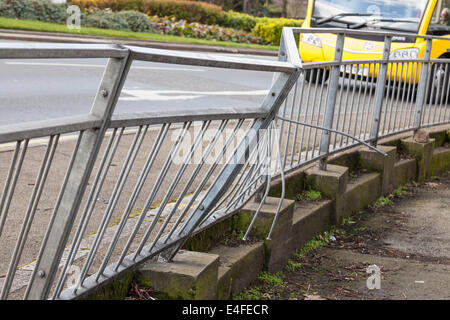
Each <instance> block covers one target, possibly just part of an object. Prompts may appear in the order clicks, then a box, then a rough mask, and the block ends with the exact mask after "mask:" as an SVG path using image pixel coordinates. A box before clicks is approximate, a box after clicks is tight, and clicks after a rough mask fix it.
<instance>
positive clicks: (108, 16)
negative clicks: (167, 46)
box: [81, 10, 156, 32]
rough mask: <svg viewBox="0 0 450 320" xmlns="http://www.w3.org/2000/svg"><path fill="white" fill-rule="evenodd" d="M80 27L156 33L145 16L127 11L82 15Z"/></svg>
mask: <svg viewBox="0 0 450 320" xmlns="http://www.w3.org/2000/svg"><path fill="white" fill-rule="evenodd" d="M81 25H82V26H84V27H94V28H102V29H114V30H123V31H134V32H156V30H155V29H154V28H153V25H152V24H151V22H150V19H149V17H148V16H147V15H146V14H144V13H141V12H137V11H129V10H128V11H120V12H117V13H112V12H105V11H98V12H96V13H94V14H90V15H83V16H82V18H81Z"/></svg>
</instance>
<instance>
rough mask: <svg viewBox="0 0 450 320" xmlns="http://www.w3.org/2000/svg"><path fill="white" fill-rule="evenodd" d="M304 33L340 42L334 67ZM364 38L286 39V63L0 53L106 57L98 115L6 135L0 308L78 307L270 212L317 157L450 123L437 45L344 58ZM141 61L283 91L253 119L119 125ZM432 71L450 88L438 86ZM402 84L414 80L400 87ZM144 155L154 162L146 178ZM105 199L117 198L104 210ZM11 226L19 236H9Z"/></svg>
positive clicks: (99, 49) (240, 115)
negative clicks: (34, 148)
mask: <svg viewBox="0 0 450 320" xmlns="http://www.w3.org/2000/svg"><path fill="white" fill-rule="evenodd" d="M300 32H308V33H311V32H314V33H319V32H321V33H325V32H326V33H335V34H337V35H338V36H337V42H336V56H335V60H334V61H325V62H320V63H308V64H302V62H301V60H300V56H299V53H298V44H297V42H296V40H295V34H298V33H300ZM369 33H370V32H369ZM356 34H367V32H363V31H351V30H335V29H334V30H326V29H314V30H312V29H299V28H285V29H284V30H283V37H282V41H281V46H280V51H279V56H278V58H279V59H278V60H279V61H268V60H253V59H242V58H231V57H224V56H219V55H207V54H197V53H195V54H194V53H192V54H187V53H179V52H171V51H164V50H153V49H143V48H138V47H119V46H108V45H85V46H81V45H56V44H55V45H47V44H45V45H44V44H39V45H32V46H31V45H29V44H27V45H24V44H11V43H8V44H2V45H0V58H1V59H18V58H20V59H24V58H30V59H32V58H109V62H108V64H107V66H106V69H105V72H104V75H103V79H102V81H101V84H100V87H99V88H98V91H97V95H96V97H95V100H94V103H93V106H92V110H91V112H90V114H88V115H85V116H78V117H70V118H64V119H55V120H47V121H42V122H35V123H26V124H17V125H10V126H4V127H0V144H2V145H5V144H8V143H12V144H14V148H13V150H12V151H11V152H10V153H8V154H9V155H10V164H9V167H8V168H5V170H4V173H5V175H4V177H3V178H2V179H3V181H4V189H3V192H2V194H1V198H0V240H1V241H2V247H3V249H2V250H3V251H4V252H3V253H2V256H6V257H7V258H8V261H9V262H8V265H7V268H6V269H7V270H5V271H6V273H4V275H3V276H1V275H0V288H1V298H2V299H7V298H18V297H19V296H20V297H22V296H23V297H24V298H26V299H48V298H50V299H74V298H77V297H79V296H81V295H83V294H86V293H88V292H90V291H91V290H93V289H95V288H97V287H98V286H100V285H102V284H104V283H106V282H107V281H108V280H109V279H111V278H112V277H114V276H116V275H118V274H120V273H122V272H125V271H127V270H130V269H131V268H134V267H135V266H136V265H138V264H139V263H142V262H144V261H146V260H148V259H151V258H156V257H160V258H162V259H167V260H171V259H172V258H173V257H174V255H175V254H176V253H177V251H178V250H179V249H180V248H181V247H182V246H183V244H184V243H185V241H186V240H187V239H188V238H189V237H191V236H192V235H193V234H195V233H197V232H199V231H201V230H204V229H205V228H208V227H210V226H211V225H213V224H215V223H217V222H219V221H221V220H223V219H225V218H227V217H229V216H230V215H232V214H233V213H235V212H237V211H238V210H239V209H240V208H241V207H242V206H243V205H244V204H245V203H246V202H248V201H249V199H251V198H252V197H253V196H254V195H255V193H256V192H257V191H262V192H263V195H262V199H261V200H262V202H263V201H264V199H265V197H266V196H267V194H268V187H267V186H269V185H270V182H271V179H273V178H274V177H276V176H281V177H282V178H283V176H284V173H286V172H288V171H292V170H295V169H298V168H300V167H302V166H304V165H306V164H309V163H311V162H313V161H319V160H320V165H321V167H322V168H323V169H326V159H327V157H328V156H329V155H330V154H331V153H334V152H338V151H340V150H343V149H345V148H349V147H352V146H356V145H359V144H368V145H369V146H370V147H372V148H374V147H376V143H377V140H378V139H379V138H380V137H385V136H389V135H392V134H396V133H401V132H405V131H408V130H416V129H418V128H420V127H424V126H432V125H437V124H447V123H449V122H450V112H449V111H450V107H449V101H448V99H449V91H450V88H449V86H448V80H445V79H448V76H449V72H450V70H448V69H449V62H450V59H439V60H431V59H430V52H431V46H432V42H433V39H437V38H436V37H421V38H423V39H425V40H424V41H426V42H427V54H426V56H425V57H423V58H421V59H415V60H406V59H405V60H392V59H390V58H389V57H390V44H391V40H392V37H393V36H395V35H394V34H392V33H389V34H382V33H381V35H384V36H385V51H384V53H383V57H381V58H380V59H377V60H358V61H343V60H342V52H343V50H344V41H345V37H351V36H352V35H356ZM376 34H377V35H380V33H376ZM407 36H408V37H414V36H411V35H410V34H408V35H407ZM449 42H450V41H449ZM133 61H151V62H161V63H170V64H179V65H189V66H203V67H215V68H226V69H238V70H255V71H263V72H272V73H274V80H273V84H272V87H271V88H270V90H269V93H268V94H267V96H266V97H265V99H264V101H263V103H262V104H261V106H260V107H257V108H240V106H233V108H228V109H214V110H209V111H208V112H205V111H202V110H177V111H170V112H169V111H164V110H154V111H152V112H148V113H141V114H132V115H124V114H120V115H117V116H116V115H113V111H114V108H115V105H116V103H117V100H118V98H119V96H120V93H121V90H122V87H123V85H124V82H125V80H126V79H127V75H128V71H129V70H130V67H131V65H132V63H133ZM373 70H377V74H378V77H375V75H374V72H373ZM406 70H409V71H406ZM411 70H414V71H413V72H411ZM434 70H440V72H441V74H442V75H443V78H442V79H444V85H442V83H438V85H437V86H434V85H428V83H431V82H430V81H433V80H432V79H431V78H432V77H430V76H429V74H432V75H435V74H436V71H434ZM328 71H329V79H328V80H327V79H326V77H327V75H328ZM403 73H405V74H410V77H411V79H414V80H411V79H410V80H409V81H401V77H399V76H398V74H403ZM424 79H425V80H424ZM326 80H327V81H326ZM429 90H432V92H431V93H430V94H428V91H429ZM428 97H432V98H428ZM433 97H435V98H433ZM436 97H437V98H436ZM273 129H276V130H273ZM68 133H69V134H75V135H76V136H77V139H76V140H74V141H73V143H72V145H71V146H72V147H73V154H72V157H71V159H70V160H69V161H66V162H67V163H66V168H67V173H66V176H65V178H64V179H63V180H61V181H54V180H52V177H53V176H54V172H53V171H52V168H53V166H54V163H55V161H62V160H55V151H56V150H57V148H59V147H60V145H61V143H60V140H61V136H62V135H65V134H68ZM169 133H171V136H172V140H171V138H170V134H169ZM225 133H227V134H225ZM207 135H209V138H208V139H205V136H207ZM42 137H48V138H47V139H48V140H46V142H45V143H44V145H45V147H46V149H45V151H43V156H42V158H41V165H40V167H39V168H35V170H31V169H28V166H27V163H26V155H27V152H28V153H29V152H30V151H29V147H28V146H29V144H30V143H32V142H33V141H34V140H35V139H38V138H42ZM224 137H225V138H224ZM41 143H42V142H41ZM186 145H187V146H188V147H187V148H185V147H186ZM125 148H126V150H127V153H126V154H123V153H122V154H121V152H120V150H123V149H125ZM183 148H184V150H185V152H184V153H183V154H182V156H180V149H183ZM139 157H141V159H142V163H143V164H144V165H143V166H142V167H140V168H136V166H135V163H136V159H138V158H139ZM194 158H195V161H193V159H194ZM116 163H120V166H117V164H116ZM113 164H115V165H113ZM114 167H117V168H114ZM24 171H25V172H24ZM1 174H3V172H2V173H1ZM23 176H26V177H28V178H29V177H34V179H35V183H34V184H32V186H33V188H32V191H31V192H30V194H29V195H28V194H27V195H25V194H19V195H18V194H17V193H18V192H20V191H17V190H21V189H20V188H21V187H20V185H21V183H24V181H22V180H23V179H22V177H23ZM264 186H266V188H265V189H263V187H264ZM57 190H59V195H57V196H56V194H57ZM52 191H53V192H52ZM55 191H56V192H55ZM43 195H44V197H45V196H47V197H49V198H51V199H53V200H54V203H55V205H54V208H53V211H52V214H51V216H50V217H48V218H47V220H45V219H44V222H42V223H41V224H47V225H48V228H47V231H45V232H42V231H41V234H42V236H41V238H39V239H34V238H33V241H34V242H36V244H35V245H38V247H40V250H39V254H38V255H37V256H36V259H35V260H33V261H32V262H31V263H28V264H25V265H24V264H23V262H24V259H25V258H24V257H23V256H24V255H25V256H26V255H30V253H27V252H25V253H24V251H26V250H27V249H28V247H27V246H28V243H29V237H30V232H32V231H30V230H33V223H36V221H37V220H39V219H41V220H42V218H41V217H40V216H37V214H40V213H38V211H39V204H40V201H41V200H42V196H43ZM25 196H27V197H28V196H29V200H28V199H27V201H28V205H27V206H26V208H27V209H26V210H25V211H24V212H23V210H22V211H17V209H14V206H13V203H14V201H13V200H16V201H19V202H20V200H21V199H18V198H17V197H25ZM52 197H53V198H52ZM100 197H103V198H107V199H108V200H107V201H105V203H104V204H103V205H101V204H99V203H98V199H100ZM262 202H261V203H262ZM280 205H281V203H280ZM275 220H276V219H275ZM8 223H9V225H8ZM274 223H275V221H274ZM4 228H11V229H10V230H16V231H15V232H14V234H17V238H15V239H9V238H8V239H6V238H5V237H3V238H2V231H3V230H4ZM41 229H42V228H41ZM9 233H11V232H9ZM268 236H269V237H270V235H268ZM0 251H1V250H0ZM21 263H22V265H20V264H21ZM0 266H2V267H5V266H6V264H5V265H0ZM3 271H4V270H1V269H0V274H1V273H3Z"/></svg>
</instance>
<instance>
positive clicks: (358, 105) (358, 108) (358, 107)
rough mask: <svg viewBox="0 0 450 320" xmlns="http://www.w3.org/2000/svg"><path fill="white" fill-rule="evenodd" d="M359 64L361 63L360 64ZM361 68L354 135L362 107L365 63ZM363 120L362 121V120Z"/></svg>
mask: <svg viewBox="0 0 450 320" xmlns="http://www.w3.org/2000/svg"><path fill="white" fill-rule="evenodd" d="M358 66H359V65H358ZM361 68H362V71H361V78H360V80H359V92H358V102H357V103H356V105H357V108H356V116H355V117H356V121H355V126H354V127H353V135H354V136H356V128H357V126H358V119H359V116H358V115H359V113H360V107H361V92H362V85H363V81H362V78H363V76H364V68H365V65H364V64H362V65H361ZM358 73H359V70H358ZM361 122H362V121H361Z"/></svg>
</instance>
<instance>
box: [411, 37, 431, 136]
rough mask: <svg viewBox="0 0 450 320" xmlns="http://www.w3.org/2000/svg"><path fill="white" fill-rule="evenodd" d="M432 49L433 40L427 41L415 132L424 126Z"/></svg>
mask: <svg viewBox="0 0 450 320" xmlns="http://www.w3.org/2000/svg"><path fill="white" fill-rule="evenodd" d="M431 48H432V40H431V39H427V40H426V45H425V54H424V59H425V61H427V62H424V63H422V68H421V69H420V77H419V88H418V93H417V100H416V111H415V116H414V130H418V129H420V126H421V125H422V119H423V114H424V112H423V108H424V104H425V101H426V98H427V91H428V78H429V73H430V70H429V67H430V56H431Z"/></svg>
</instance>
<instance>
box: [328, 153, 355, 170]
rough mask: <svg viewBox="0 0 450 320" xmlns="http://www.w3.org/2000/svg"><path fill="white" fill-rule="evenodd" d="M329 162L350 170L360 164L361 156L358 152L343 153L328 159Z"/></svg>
mask: <svg viewBox="0 0 450 320" xmlns="http://www.w3.org/2000/svg"><path fill="white" fill-rule="evenodd" d="M329 164H334V165H337V166H342V167H347V168H349V169H350V171H352V170H356V169H358V168H359V167H360V166H361V156H360V154H359V153H358V152H351V153H344V154H342V155H339V156H337V157H336V158H335V159H333V160H331V161H329Z"/></svg>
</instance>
